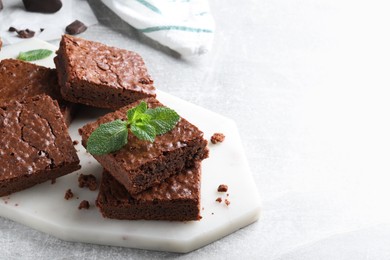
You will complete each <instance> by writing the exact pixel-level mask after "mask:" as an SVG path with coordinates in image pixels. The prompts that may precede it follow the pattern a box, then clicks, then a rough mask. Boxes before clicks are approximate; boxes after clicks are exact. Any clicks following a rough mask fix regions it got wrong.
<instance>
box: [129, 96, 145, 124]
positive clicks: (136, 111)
mask: <svg viewBox="0 0 390 260" xmlns="http://www.w3.org/2000/svg"><path fill="white" fill-rule="evenodd" d="M147 109H148V105H147V104H146V102H145V101H142V102H141V103H139V105H138V106H136V107H133V108H132V109H129V111H127V120H129V123H130V124H131V123H134V122H135V121H136V120H137V118H138V117H139V116H140V115H142V114H144V113H145V112H146V110H147Z"/></svg>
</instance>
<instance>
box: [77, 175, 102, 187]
mask: <svg viewBox="0 0 390 260" xmlns="http://www.w3.org/2000/svg"><path fill="white" fill-rule="evenodd" d="M78 181H79V187H80V188H84V187H88V189H90V190H92V191H94V190H96V189H97V186H98V185H97V181H96V177H95V176H94V175H92V174H89V175H84V174H80V176H79V179H78Z"/></svg>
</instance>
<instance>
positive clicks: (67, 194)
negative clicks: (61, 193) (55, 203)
mask: <svg viewBox="0 0 390 260" xmlns="http://www.w3.org/2000/svg"><path fill="white" fill-rule="evenodd" d="M64 198H65V199H66V200H69V199H71V198H73V192H72V190H71V189H68V190H67V191H66V192H65V197H64Z"/></svg>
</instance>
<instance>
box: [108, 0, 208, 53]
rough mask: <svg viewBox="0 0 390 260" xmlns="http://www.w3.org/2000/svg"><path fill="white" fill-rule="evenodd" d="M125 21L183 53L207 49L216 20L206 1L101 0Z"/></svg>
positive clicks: (206, 50) (200, 51)
mask: <svg viewBox="0 0 390 260" xmlns="http://www.w3.org/2000/svg"><path fill="white" fill-rule="evenodd" d="M102 1H103V3H104V4H105V5H107V6H108V7H109V8H110V9H111V10H112V11H114V12H115V13H116V14H117V15H118V16H119V17H121V18H122V19H123V20H124V21H126V22H127V23H129V24H130V25H131V26H133V27H135V28H136V29H137V30H138V31H140V32H142V33H144V34H145V35H147V36H148V37H150V38H152V39H153V40H155V41H158V42H159V43H161V44H162V45H165V46H167V47H169V48H170V49H172V50H174V51H176V52H178V53H180V54H181V55H182V56H192V55H201V54H204V53H207V52H208V51H210V49H211V46H212V42H213V38H214V29H215V23H214V19H213V17H212V15H211V13H210V8H209V4H208V1H207V0H102Z"/></svg>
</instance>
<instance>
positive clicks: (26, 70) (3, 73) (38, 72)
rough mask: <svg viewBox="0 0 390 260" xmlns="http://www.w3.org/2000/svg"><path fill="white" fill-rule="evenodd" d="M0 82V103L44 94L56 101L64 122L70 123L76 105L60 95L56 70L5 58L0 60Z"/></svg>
mask: <svg viewBox="0 0 390 260" xmlns="http://www.w3.org/2000/svg"><path fill="white" fill-rule="evenodd" d="M0 82H1V84H0V103H4V102H7V101H9V100H12V99H17V100H22V99H24V98H26V97H33V96H36V95H40V94H46V95H49V96H50V97H52V98H53V99H55V100H57V101H58V104H59V105H60V109H61V112H62V114H63V115H64V117H65V122H66V124H67V125H69V124H70V122H71V118H72V114H73V112H74V110H75V106H76V105H75V104H73V103H70V102H67V101H65V100H64V99H63V98H62V97H61V93H60V86H59V85H58V78H57V72H56V70H54V69H49V68H46V67H42V66H38V65H35V64H32V63H29V62H24V61H20V60H15V59H5V60H2V61H1V62H0Z"/></svg>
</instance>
